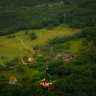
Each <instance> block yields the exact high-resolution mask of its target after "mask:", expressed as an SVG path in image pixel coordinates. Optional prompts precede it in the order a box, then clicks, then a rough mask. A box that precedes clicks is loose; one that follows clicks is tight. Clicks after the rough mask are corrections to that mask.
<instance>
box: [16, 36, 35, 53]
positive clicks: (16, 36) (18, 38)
mask: <svg viewBox="0 0 96 96" xmlns="http://www.w3.org/2000/svg"><path fill="white" fill-rule="evenodd" d="M16 38H17V39H18V40H19V41H20V42H21V43H22V45H23V46H24V47H25V48H26V49H28V50H30V51H31V52H33V53H34V50H32V49H30V48H29V47H27V46H26V45H25V44H24V42H23V41H22V39H20V38H19V37H17V36H16Z"/></svg>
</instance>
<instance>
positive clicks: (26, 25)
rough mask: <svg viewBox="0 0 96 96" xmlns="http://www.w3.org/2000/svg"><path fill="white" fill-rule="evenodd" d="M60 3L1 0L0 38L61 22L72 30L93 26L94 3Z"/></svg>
mask: <svg viewBox="0 0 96 96" xmlns="http://www.w3.org/2000/svg"><path fill="white" fill-rule="evenodd" d="M63 1H64V4H61V3H60V1H59V0H39V1H38V0H35V1H33V0H23V1H22V0H15V1H13V0H7V1H4V0H1V1H0V22H2V23H0V35H5V34H12V33H16V32H17V31H19V30H26V29H38V28H43V27H47V29H52V28H53V27H54V26H57V25H59V24H60V23H67V24H68V25H69V26H70V27H72V28H83V27H86V26H89V27H94V26H96V0H78V2H77V1H76V0H63ZM56 2H58V3H56ZM46 4H47V5H46ZM48 4H49V5H48ZM38 5H39V7H38Z"/></svg>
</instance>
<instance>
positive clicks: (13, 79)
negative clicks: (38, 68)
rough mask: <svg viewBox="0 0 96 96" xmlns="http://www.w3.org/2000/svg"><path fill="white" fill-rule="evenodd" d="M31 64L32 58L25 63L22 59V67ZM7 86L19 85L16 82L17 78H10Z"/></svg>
mask: <svg viewBox="0 0 96 96" xmlns="http://www.w3.org/2000/svg"><path fill="white" fill-rule="evenodd" d="M32 62H34V58H32V57H30V58H28V60H26V61H25V60H23V59H22V64H23V65H27V64H28V63H32ZM9 84H11V85H21V84H20V83H19V82H18V80H17V78H16V77H15V76H11V77H10V78H9Z"/></svg>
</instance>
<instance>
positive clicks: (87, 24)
mask: <svg viewBox="0 0 96 96" xmlns="http://www.w3.org/2000/svg"><path fill="white" fill-rule="evenodd" d="M60 24H62V25H65V24H66V25H68V26H69V27H70V28H72V29H73V30H74V28H81V30H80V32H77V33H76V34H73V35H70V36H61V37H59V36H55V37H54V38H51V39H48V41H47V42H46V43H45V44H44V45H36V46H34V48H33V49H34V50H35V54H33V57H34V58H35V62H33V63H30V64H29V65H28V66H23V67H22V66H21V65H20V64H21V63H20V62H19V59H20V58H19V56H18V57H16V58H14V59H13V60H10V61H7V62H6V64H5V65H6V66H7V67H4V66H1V65H0V71H6V74H7V71H8V72H10V71H11V70H13V67H14V66H15V65H16V68H15V71H16V72H18V74H20V77H19V78H18V81H19V82H18V84H14V85H11V84H9V83H8V82H9V80H8V78H7V77H6V76H3V75H1V76H0V96H96V0H78V1H77V0H62V2H61V1H60V0H0V36H3V35H8V34H13V35H12V36H13V37H14V38H15V35H14V33H16V32H19V31H20V30H27V31H25V35H28V33H27V32H28V30H30V29H41V28H46V29H47V30H51V29H53V28H54V27H55V26H58V25H60ZM57 32H58V31H57ZM13 37H12V38H13ZM9 38H11V37H9ZM9 38H8V39H9ZM30 38H31V40H35V39H36V38H38V37H37V36H36V34H35V33H34V32H33V33H31V34H30ZM81 39H82V44H81V46H83V47H84V48H85V49H79V52H76V53H73V54H72V53H71V52H69V51H68V50H69V49H70V46H71V42H72V41H78V40H81ZM51 49H52V50H51ZM38 53H42V55H41V56H38ZM59 53H61V54H63V53H64V54H66V53H67V54H68V56H67V61H66V60H65V58H62V56H61V57H58V58H56V56H57V55H58V54H59ZM39 55H40V54H39ZM70 56H71V57H73V58H71V59H70ZM26 58H27V59H28V56H26V55H25V56H24V57H23V59H25V60H26ZM0 59H1V58H0ZM18 62H19V63H20V64H19V65H18V66H17V64H18ZM46 65H47V66H48V74H47V75H48V79H49V81H50V82H52V84H53V86H54V89H53V90H44V89H42V88H40V86H39V83H40V82H41V80H42V79H44V78H45V74H46V71H45V69H46ZM25 67H26V68H25ZM25 69H27V70H28V69H30V70H32V71H30V72H33V71H36V73H35V74H33V76H31V75H30V76H29V75H28V76H27V75H24V74H26V70H25ZM13 73H15V72H14V70H13Z"/></svg>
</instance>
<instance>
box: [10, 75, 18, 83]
mask: <svg viewBox="0 0 96 96" xmlns="http://www.w3.org/2000/svg"><path fill="white" fill-rule="evenodd" d="M17 81H18V80H17V79H16V77H14V76H11V77H10V78H9V84H17Z"/></svg>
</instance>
